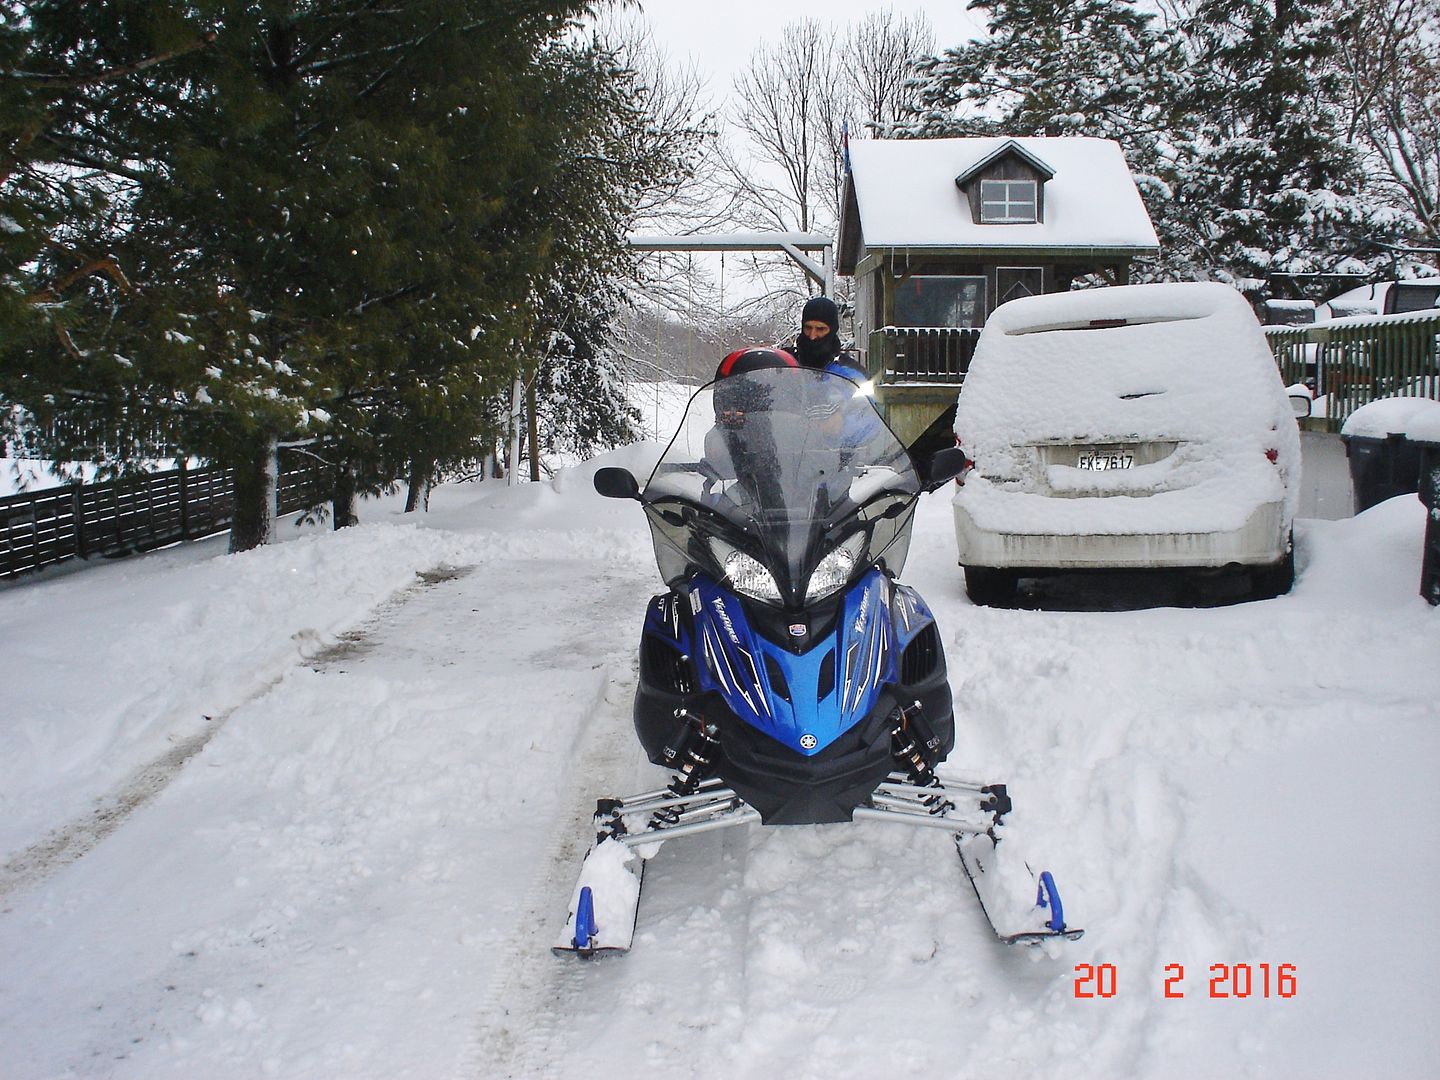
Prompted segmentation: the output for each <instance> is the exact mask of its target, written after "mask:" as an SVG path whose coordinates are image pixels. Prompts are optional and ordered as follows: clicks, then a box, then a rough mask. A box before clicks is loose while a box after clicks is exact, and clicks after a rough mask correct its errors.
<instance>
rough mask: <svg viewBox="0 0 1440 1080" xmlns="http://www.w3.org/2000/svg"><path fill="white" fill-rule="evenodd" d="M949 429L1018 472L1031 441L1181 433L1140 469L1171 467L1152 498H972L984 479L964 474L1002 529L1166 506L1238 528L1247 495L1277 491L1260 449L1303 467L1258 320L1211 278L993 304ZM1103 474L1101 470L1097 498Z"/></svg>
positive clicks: (1098, 523)
mask: <svg viewBox="0 0 1440 1080" xmlns="http://www.w3.org/2000/svg"><path fill="white" fill-rule="evenodd" d="M955 430H956V433H957V434H958V435H959V436H960V439H961V442H962V443H963V445H964V446H965V449H966V452H967V453H968V454H969V455H970V456H972V457H973V458H974V459H975V460H976V463H977V471H978V472H979V473H980V474H981V476H987V477H1011V478H1016V479H1019V478H1020V477H1021V476H1022V475H1024V474H1025V473H1026V472H1027V470H1033V469H1034V468H1036V467H1038V466H1037V465H1036V464H1035V455H1034V453H1033V451H1030V450H1029V449H1028V447H1029V446H1031V445H1035V444H1044V443H1074V444H1095V445H1104V444H1107V443H1109V444H1114V443H1121V442H1137V443H1138V442H1144V441H1159V442H1167V441H1169V442H1179V443H1180V444H1181V446H1180V448H1179V449H1178V450H1177V451H1176V453H1175V454H1173V455H1171V456H1170V457H1169V458H1167V459H1166V460H1165V461H1163V462H1158V463H1156V465H1154V466H1146V468H1154V469H1156V470H1157V471H1161V469H1162V468H1163V471H1164V472H1165V473H1166V474H1167V477H1166V481H1165V482H1166V484H1167V486H1168V488H1169V489H1170V490H1168V491H1167V492H1166V493H1164V494H1162V495H1161V496H1159V497H1158V500H1157V498H1156V497H1152V498H1146V499H1126V498H1115V497H1106V498H1100V497H1096V498H1070V499H1055V498H1044V497H1039V496H1036V500H1037V501H1035V502H1033V503H1032V504H1030V505H1029V506H1028V508H1027V507H1026V506H1025V505H1024V504H1025V502H1026V500H1024V499H1016V498H1013V497H1007V498H1006V499H1004V500H1001V501H999V502H995V503H994V505H990V506H981V505H977V504H976V503H975V502H972V500H977V501H978V502H979V503H986V502H987V500H986V499H985V498H984V493H985V491H986V490H987V485H985V484H984V483H982V484H980V485H972V484H971V483H970V482H967V483H966V486H965V488H963V489H962V493H963V497H964V498H965V499H966V502H967V505H969V506H970V507H971V509H972V512H975V513H977V514H980V513H985V512H987V511H993V512H995V513H1000V512H1001V509H1000V507H1001V505H1002V503H1003V505H1004V511H1003V513H1004V514H1005V517H1006V521H1005V528H1007V529H1008V530H1009V531H1016V532H1064V533H1074V532H1082V531H1083V532H1089V531H1096V532H1104V531H1114V532H1125V531H1130V530H1132V529H1135V528H1140V527H1142V525H1141V522H1142V520H1143V519H1144V517H1145V516H1146V515H1150V514H1154V513H1156V512H1157V510H1159V509H1160V508H1161V507H1164V508H1165V509H1164V514H1165V515H1166V516H1165V518H1164V520H1165V525H1166V527H1168V528H1172V529H1186V530H1190V531H1202V532H1203V531H1210V530H1214V529H1224V528H1238V527H1240V526H1241V525H1243V524H1244V519H1245V518H1246V517H1247V516H1248V515H1249V514H1250V512H1251V511H1253V509H1254V508H1255V507H1256V506H1257V505H1259V504H1260V503H1263V502H1267V501H1273V500H1276V499H1279V498H1281V492H1282V485H1281V482H1280V479H1279V476H1278V474H1277V470H1276V469H1275V467H1274V466H1273V465H1272V464H1271V463H1270V461H1269V460H1268V459H1267V457H1266V454H1265V451H1266V450H1267V449H1272V448H1273V449H1275V450H1277V451H1278V453H1279V454H1280V455H1281V459H1282V464H1284V465H1285V467H1287V468H1289V467H1292V466H1293V467H1294V468H1295V469H1298V468H1299V433H1298V431H1297V429H1296V424H1295V421H1294V418H1293V414H1292V412H1291V409H1290V405H1289V402H1288V400H1287V399H1286V396H1285V388H1284V386H1283V384H1282V380H1281V378H1280V374H1279V370H1278V369H1277V367H1276V364H1275V361H1274V359H1273V357H1272V355H1271V352H1270V349H1269V347H1268V346H1267V345H1266V343H1265V337H1264V335H1263V333H1262V332H1261V329H1260V324H1259V322H1258V321H1257V320H1256V318H1255V315H1254V313H1253V312H1252V310H1251V308H1250V305H1249V304H1248V303H1247V302H1246V300H1245V299H1244V297H1242V296H1241V295H1240V294H1239V293H1238V292H1236V291H1235V290H1234V289H1233V288H1231V287H1230V286H1228V285H1219V284H1204V283H1181V284H1160V285H1132V286H1120V287H1114V288H1105V289H1093V290H1085V291H1081V292H1071V293H1054V294H1049V295H1045V296H1034V297H1026V298H1024V299H1021V300H1014V301H1011V302H1010V303H1008V304H1004V305H1002V306H1001V307H999V308H997V309H996V310H995V313H994V314H993V315H991V316H990V319H989V321H988V322H987V323H986V325H985V329H984V332H983V333H982V334H981V337H980V341H979V343H978V345H977V346H976V350H975V357H974V360H973V361H972V363H971V366H970V371H969V374H968V375H967V376H966V379H965V386H964V389H963V391H962V392H961V394H960V400H959V406H958V409H957V414H956V421H955ZM1056 467H1057V466H1053V465H1052V466H1049V468H1051V469H1053V468H1056ZM1072 471H1073V470H1072ZM1137 471H1138V470H1137ZM1052 479H1058V478H1052ZM1070 479H1074V478H1070ZM1107 482H1108V481H1104V480H1103V479H1098V480H1096V483H1098V484H1100V485H1101V486H1100V487H1097V489H1096V491H1095V494H1096V495H1097V496H1099V495H1102V494H1104V490H1103V485H1104V484H1105V483H1107ZM1067 486H1069V485H1068V481H1067ZM972 487H975V490H974V491H972V490H971V489H972ZM1294 487H1296V485H1292V488H1294ZM1166 495H1175V496H1177V498H1175V499H1167V498H1166V497H1165V496H1166ZM1295 498H1297V496H1296V494H1295V492H1294V491H1293V490H1292V491H1291V492H1290V501H1292V502H1293V501H1294V500H1295ZM1151 504H1154V505H1151ZM1292 509H1293V507H1292ZM995 524H997V522H987V523H986V525H987V527H994V526H995Z"/></svg>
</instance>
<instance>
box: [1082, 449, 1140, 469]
mask: <svg viewBox="0 0 1440 1080" xmlns="http://www.w3.org/2000/svg"><path fill="white" fill-rule="evenodd" d="M1134 464H1135V455H1134V454H1133V453H1131V452H1130V451H1129V450H1081V451H1080V458H1079V460H1078V461H1076V462H1075V467H1076V468H1077V469H1092V470H1094V471H1095V472H1103V471H1105V470H1107V469H1129V468H1131V467H1133V466H1134Z"/></svg>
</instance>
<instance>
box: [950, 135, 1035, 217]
mask: <svg viewBox="0 0 1440 1080" xmlns="http://www.w3.org/2000/svg"><path fill="white" fill-rule="evenodd" d="M1054 177H1055V170H1054V169H1052V168H1051V167H1050V166H1049V165H1047V164H1045V162H1043V161H1041V160H1040V159H1039V158H1038V157H1036V156H1035V155H1034V154H1032V153H1031V152H1030V151H1029V150H1026V149H1025V147H1023V146H1021V145H1020V144H1019V143H1018V142H1016V141H1015V140H1014V139H1009V140H1007V141H1006V142H1004V143H1002V144H1001V145H999V146H997V147H995V148H994V149H993V150H991V151H990V153H988V154H987V155H985V157H983V158H981V159H980V160H979V161H977V162H975V163H974V164H973V165H971V166H970V167H969V168H968V169H966V170H965V171H964V172H963V173H961V174H960V175H959V176H957V177H955V186H956V187H957V188H959V189H960V190H961V192H963V193H964V196H965V198H966V200H967V201H968V203H969V205H970V215H971V220H972V221H974V222H975V224H976V225H1037V224H1039V223H1040V222H1043V221H1044V220H1045V184H1046V182H1047V181H1049V180H1052V179H1054Z"/></svg>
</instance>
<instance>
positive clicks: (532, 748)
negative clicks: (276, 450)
mask: <svg viewBox="0 0 1440 1080" xmlns="http://www.w3.org/2000/svg"><path fill="white" fill-rule="evenodd" d="M659 412H660V410H658V409H657V417H658V416H659ZM658 451H659V448H658V447H656V446H653V445H650V446H641V447H634V448H628V449H626V450H623V451H618V452H616V453H615V454H612V455H607V457H606V458H605V459H603V460H602V461H599V462H594V463H589V464H587V465H585V466H583V467H581V468H579V469H576V470H571V471H567V472H564V473H562V474H561V475H560V476H559V477H558V478H557V480H556V481H555V482H554V483H553V484H537V485H524V486H521V487H519V488H515V489H507V488H505V487H503V486H501V485H499V484H496V483H490V482H487V483H484V484H469V485H454V486H448V487H443V488H441V489H439V490H437V491H436V493H435V496H434V499H433V501H432V510H431V512H430V513H429V514H428V515H427V516H426V517H425V518H423V519H422V520H419V521H414V520H412V519H411V518H409V517H406V516H404V515H402V514H400V513H399V512H398V510H399V507H398V506H397V505H396V504H395V503H394V502H393V501H388V500H382V501H377V502H372V503H367V504H366V506H365V508H364V510H363V511H362V518H363V519H364V521H365V524H363V525H362V526H360V527H358V528H355V529H350V530H346V531H344V532H341V533H325V532H318V531H308V532H301V531H297V530H295V529H294V528H292V527H290V526H285V527H284V528H282V535H283V536H284V537H285V542H283V543H279V544H277V545H275V546H273V547H271V548H268V549H264V550H260V551H254V552H250V553H247V554H245V555H240V556H234V557H229V556H225V555H223V554H222V552H223V549H224V540H223V538H218V539H215V540H210V541H204V542H201V543H198V544H193V545H190V546H187V547H184V548H176V549H170V550H167V551H162V552H156V553H153V554H150V555H147V556H144V557H140V558H136V559H131V560H126V561H123V562H116V563H107V564H103V565H97V566H93V567H90V568H86V569H84V570H83V571H81V572H77V573H53V572H52V573H51V574H49V575H46V576H42V577H41V578H40V579H39V580H34V581H30V582H22V583H19V584H15V585H9V586H5V587H0V641H3V642H4V646H5V647H4V648H3V650H0V685H3V686H4V695H3V713H0V858H3V859H4V860H6V861H5V864H4V867H3V869H0V957H3V963H0V1076H3V1077H5V1078H6V1080H35V1078H46V1080H48V1078H54V1077H67V1076H77V1077H126V1078H131V1077H133V1078H145V1080H151V1078H160V1077H185V1078H193V1077H197V1076H204V1077H207V1078H210V1080H226V1078H237V1080H239V1078H250V1077H257V1076H280V1077H287V1078H297V1077H316V1078H329V1077H344V1078H372V1077H373V1078H377V1080H378V1078H386V1080H389V1078H397V1077H417V1078H448V1077H487V1078H488V1077H501V1076H515V1077H542V1076H554V1077H582V1076H583V1077H610V1076H649V1075H665V1076H679V1077H686V1076H694V1077H711V1076H734V1077H760V1076H772V1075H788V1076H795V1077H815V1078H822V1077H824V1078H836V1077H839V1078H846V1077H873V1076H876V1075H901V1074H903V1075H909V1076H934V1077H946V1078H953V1077H976V1078H981V1077H983V1078H987V1080H989V1078H994V1077H1043V1076H1051V1075H1065V1076H1084V1077H1121V1076H1123V1077H1165V1078H1167V1080H1168V1078H1171V1077H1191V1076H1193V1077H1218V1076H1286V1077H1288V1076H1306V1077H1359V1076H1366V1077H1368V1076H1394V1075H1417V1076H1418V1075H1429V1074H1430V1072H1431V1071H1433V1067H1434V1062H1435V1060H1437V1056H1440V1029H1437V1027H1436V1025H1435V1024H1434V1023H1433V1019H1432V1018H1433V1016H1434V1015H1435V1013H1436V1011H1437V1008H1440V981H1437V979H1436V978H1435V972H1436V970H1437V969H1440V934H1437V932H1436V931H1435V929H1434V926H1433V924H1434V921H1435V920H1434V915H1433V912H1432V910H1431V908H1432V906H1433V902H1434V899H1433V898H1434V897H1435V896H1436V895H1440V855H1437V852H1440V790H1437V786H1436V784H1435V777H1436V776H1437V772H1440V724H1437V721H1440V704H1437V703H1440V663H1437V662H1436V658H1437V656H1440V611H1436V610H1433V609H1431V608H1429V607H1427V606H1426V605H1425V603H1424V602H1423V601H1422V600H1421V599H1420V597H1419V596H1418V594H1417V586H1418V579H1419V572H1420V539H1421V533H1422V529H1423V509H1422V507H1421V505H1420V503H1419V501H1418V500H1417V499H1416V498H1415V497H1414V496H1406V497H1402V498H1399V499H1395V500H1392V501H1391V502H1388V503H1384V504H1382V505H1380V506H1378V507H1376V508H1374V509H1373V510H1371V511H1369V512H1367V513H1365V514H1363V515H1361V516H1360V517H1358V518H1354V519H1351V520H1343V521H1319V520H1314V519H1302V520H1301V521H1300V523H1299V530H1298V563H1299V579H1298V582H1297V584H1296V587H1295V590H1294V592H1293V593H1291V594H1290V595H1288V596H1285V597H1282V598H1280V599H1277V600H1273V601H1268V602H1264V603H1254V604H1240V605H1235V606H1222V607H1200V608H1179V607H1153V608H1143V609H1137V610H1118V611H1117V610H1111V611H1094V610H1088V611H1087V610H1044V611H1041V610H1028V609H1023V608H1022V609H1018V610H999V609H984V608H975V607H972V606H971V605H970V604H969V603H968V602H967V601H966V599H965V597H964V593H963V590H962V587H961V585H962V582H961V575H960V571H959V570H958V568H957V567H956V566H955V565H954V563H955V558H954V536H953V533H952V531H951V518H950V507H949V503H948V494H947V493H943V492H942V493H940V494H937V495H933V496H927V497H926V498H925V499H924V500H923V501H922V505H921V510H920V514H919V518H918V523H917V531H916V537H915V542H914V545H913V547H912V551H911V556H910V561H909V565H908V567H907V574H906V578H907V580H908V581H909V582H910V583H911V584H913V585H915V586H916V587H917V588H919V589H920V591H921V592H922V593H923V594H924V595H925V596H926V598H927V599H928V600H929V601H930V603H931V604H932V606H933V607H934V608H935V610H936V614H937V617H938V620H939V623H940V626H941V629H942V632H943V635H944V640H945V646H946V650H947V654H948V657H949V661H950V667H951V679H952V685H953V689H954V692H955V698H956V702H957V707H958V711H957V721H958V723H957V727H958V730H959V735H958V743H957V747H956V750H955V753H954V754H953V755H952V762H953V763H954V764H955V767H956V768H957V769H960V770H961V771H963V772H966V773H970V774H980V775H983V776H985V777H987V778H991V779H1003V780H1008V781H1009V783H1010V785H1011V791H1012V793H1013V795H1014V797H1015V802H1016V807H1017V809H1016V812H1015V814H1014V815H1013V818H1012V823H1011V835H1012V836H1013V837H1014V838H1015V842H1016V843H1017V844H1018V843H1024V844H1025V845H1026V846H1027V848H1028V849H1029V850H1030V851H1032V852H1033V853H1034V854H1035V856H1036V857H1037V859H1039V860H1040V861H1041V862H1042V863H1043V864H1044V865H1045V866H1047V867H1049V868H1050V869H1051V870H1053V871H1054V872H1055V874H1056V877H1057V879H1058V880H1059V882H1060V883H1061V887H1062V889H1064V890H1065V899H1066V902H1067V903H1066V906H1067V915H1068V917H1069V918H1070V920H1071V922H1072V923H1074V924H1079V925H1083V926H1085V927H1086V931H1087V932H1086V935H1085V937H1084V938H1083V939H1082V940H1080V941H1079V942H1075V943H1072V944H1069V945H1067V946H1065V947H1057V946H1052V947H1050V951H1049V952H1045V951H1040V950H1026V949H1007V948H1005V947H1003V946H1001V945H999V944H998V943H996V942H995V941H994V940H993V938H992V937H990V935H989V933H988V930H987V929H986V927H985V925H984V923H983V921H982V919H981V916H980V914H979V912H978V910H977V908H976V905H975V902H974V898H973V896H972V895H971V894H970V893H969V891H968V887H967V886H966V884H965V882H964V879H963V877H962V876H961V873H960V869H959V866H958V863H957V861H956V859H955V857H954V855H953V851H952V849H951V846H950V844H949V841H948V839H947V838H946V837H945V836H944V835H943V834H942V835H931V834H929V833H925V834H924V835H913V834H912V833H911V832H909V831H908V830H903V829H887V828H886V827H885V826H880V825H873V826H861V825H857V826H823V827H799V828H787V829H772V830H763V829H759V828H752V829H750V830H749V831H748V832H744V831H740V830H732V831H730V832H727V833H721V834H711V835H708V836H704V837H699V838H696V839H695V840H693V841H690V842H686V841H676V842H672V843H670V844H667V845H666V846H665V847H664V848H663V849H662V850H661V851H660V853H659V854H658V855H657V856H656V857H655V858H654V860H652V862H651V864H650V867H649V871H648V873H647V875H646V892H645V897H644V900H643V902H642V905H641V909H640V926H639V932H638V935H637V940H636V947H635V950H634V951H633V952H632V953H631V954H630V955H629V956H627V957H625V958H623V959H615V960H606V961H598V962H591V963H584V962H578V961H574V960H570V959H560V958H556V957H554V956H552V955H551V954H550V952H549V950H548V946H549V944H550V942H551V941H552V940H553V939H554V936H555V933H556V929H557V926H558V925H559V923H560V922H561V921H563V918H564V915H565V904H566V901H567V900H568V898H569V894H570V888H571V885H572V883H573V875H574V873H575V870H576V869H577V868H578V862H579V858H580V856H581V855H582V854H583V851H584V846H585V844H586V842H587V840H588V838H589V836H588V815H589V812H590V810H591V809H592V808H593V800H594V798H595V796H596V795H598V794H619V793H623V792H625V791H626V790H637V789H638V788H639V787H640V786H646V785H649V784H650V783H651V782H652V781H653V780H655V779H656V778H657V773H656V771H655V770H653V769H652V768H651V767H650V766H648V765H646V764H645V763H644V762H643V760H642V758H641V755H640V752H639V749H638V746H637V745H636V743H635V741H634V739H633V735H632V734H631V732H630V730H629V704H630V698H631V695H632V693H633V687H634V680H635V666H634V648H635V644H636V641H637V638H638V632H639V626H640V621H641V615H642V611H643V608H644V605H645V602H646V600H647V599H648V597H649V596H650V595H651V593H652V592H654V591H656V589H657V588H658V578H657V577H656V574H655V571H654V566H653V562H652V557H651V552H650V546H649V538H648V534H647V530H646V529H645V527H644V524H643V521H642V519H641V515H640V512H639V510H638V509H637V508H636V507H635V506H634V504H631V503H620V502H607V501H605V500H602V499H600V498H599V497H597V496H595V495H594V494H593V492H592V491H591V490H590V488H589V480H588V477H589V474H590V473H591V472H592V471H593V468H594V467H595V465H596V464H608V463H624V464H630V465H632V467H635V468H637V469H638V468H641V467H643V465H644V463H646V462H648V461H653V460H654V458H655V456H656V455H657V454H658ZM1057 606H1060V607H1064V606H1078V605H1057ZM1077 965H1092V966H1098V965H1110V967H1107V968H1104V969H1100V977H1101V978H1102V979H1103V980H1104V981H1103V982H1100V983H1099V985H1100V986H1103V988H1104V989H1105V990H1107V991H1109V990H1110V989H1111V985H1112V984H1111V983H1110V981H1109V980H1110V979H1111V977H1112V975H1113V996H1110V997H1089V998H1086V997H1077V996H1076V991H1077V970H1076V968H1077ZM1172 965H1181V966H1183V978H1181V977H1178V976H1179V972H1178V970H1177V968H1175V967H1173V966H1172ZM1212 965H1230V966H1231V967H1230V968H1229V969H1228V970H1229V972H1230V975H1229V978H1227V979H1224V980H1220V981H1217V982H1216V983H1215V984H1214V989H1215V990H1216V991H1217V992H1218V991H1220V990H1222V989H1224V990H1228V991H1230V992H1232V994H1233V992H1234V990H1235V989H1236V987H1235V980H1236V978H1237V975H1236V972H1237V970H1238V969H1236V968H1235V967H1234V965H1248V968H1247V969H1246V970H1247V971H1248V973H1249V977H1250V980H1251V992H1250V993H1249V995H1248V996H1247V997H1244V998H1238V997H1235V996H1231V997H1229V998H1225V999H1221V998H1218V997H1213V996H1212V993H1211V990H1212V983H1211V979H1212V976H1214V975H1217V974H1218V973H1219V969H1215V970H1213V971H1212ZM1266 965H1268V967H1266ZM1281 965H1294V968H1293V974H1294V978H1295V983H1294V993H1293V996H1289V997H1282V996H1280V989H1281V983H1280V980H1279V975H1280V966H1281ZM1291 970H1292V969H1287V974H1289V973H1290V971H1291ZM1267 973H1268V981H1269V993H1268V995H1267V994H1266V993H1265V992H1264V986H1263V985H1262V980H1264V979H1265V978H1266V976H1267ZM1240 977H1241V978H1243V976H1240ZM1167 978H1170V979H1173V980H1174V981H1172V982H1170V983H1169V986H1170V987H1171V988H1172V992H1178V993H1183V995H1184V996H1183V997H1181V998H1176V997H1170V998H1167V997H1166V996H1165V991H1166V987H1167V982H1166V980H1167ZM1082 988H1083V987H1082ZM1285 988H1286V989H1289V984H1288V982H1287V983H1286V984H1285Z"/></svg>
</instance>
